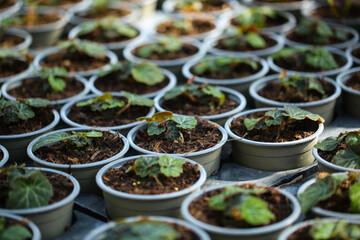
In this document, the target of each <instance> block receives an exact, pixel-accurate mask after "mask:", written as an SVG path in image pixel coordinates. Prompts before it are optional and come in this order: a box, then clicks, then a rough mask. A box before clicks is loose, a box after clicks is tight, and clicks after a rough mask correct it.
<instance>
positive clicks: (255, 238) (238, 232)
mask: <svg viewBox="0 0 360 240" xmlns="http://www.w3.org/2000/svg"><path fill="white" fill-rule="evenodd" d="M225 186H226V185H220V186H212V187H208V188H206V189H202V190H201V191H198V192H196V193H193V194H191V195H190V196H188V197H187V198H186V199H185V200H184V201H183V203H182V204H181V215H182V217H183V218H184V219H185V220H186V221H187V222H189V223H190V224H192V225H195V226H197V227H200V228H202V229H203V230H205V231H206V232H207V233H209V235H210V237H211V239H213V240H239V239H241V240H276V239H277V237H278V235H279V234H280V233H281V231H282V230H284V229H285V228H287V227H289V226H290V225H291V224H293V223H294V222H295V221H296V220H297V219H298V218H299V216H300V213H301V208H300V204H299V202H298V201H297V199H296V198H295V197H294V196H293V195H292V194H291V193H288V192H287V191H284V190H282V189H278V191H279V192H280V193H281V194H282V195H284V196H285V197H287V198H288V199H289V201H290V203H291V207H292V212H291V214H290V215H289V216H288V217H287V218H285V219H283V220H282V221H279V222H276V223H274V224H270V225H267V226H263V227H254V228H225V227H219V226H215V225H210V224H207V223H204V222H201V221H199V220H198V219H196V218H195V217H194V216H192V215H191V213H190V212H189V205H190V204H191V202H192V201H194V200H195V199H199V198H201V197H203V195H204V194H205V193H206V192H210V191H213V190H216V189H221V188H224V187H225Z"/></svg>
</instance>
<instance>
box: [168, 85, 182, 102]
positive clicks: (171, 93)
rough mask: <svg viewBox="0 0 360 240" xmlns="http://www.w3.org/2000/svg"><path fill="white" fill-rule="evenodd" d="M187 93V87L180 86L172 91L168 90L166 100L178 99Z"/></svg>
mask: <svg viewBox="0 0 360 240" xmlns="http://www.w3.org/2000/svg"><path fill="white" fill-rule="evenodd" d="M186 91H187V86H186V85H180V86H176V87H173V88H172V89H170V90H168V91H167V92H166V93H165V94H164V99H165V100H170V99H173V98H176V97H178V96H180V95H182V94H184V93H185V92H186Z"/></svg>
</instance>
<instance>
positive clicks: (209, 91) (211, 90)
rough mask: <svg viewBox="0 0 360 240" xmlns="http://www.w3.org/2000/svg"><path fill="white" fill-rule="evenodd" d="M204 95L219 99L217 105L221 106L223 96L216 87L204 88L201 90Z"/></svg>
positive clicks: (223, 99)
mask: <svg viewBox="0 0 360 240" xmlns="http://www.w3.org/2000/svg"><path fill="white" fill-rule="evenodd" d="M201 90H202V91H203V92H204V93H205V94H207V95H210V96H213V97H215V98H217V99H219V105H220V106H221V105H222V104H223V103H224V101H225V94H224V93H223V92H221V91H220V90H219V89H218V88H217V87H214V86H206V87H203V88H202V89H201Z"/></svg>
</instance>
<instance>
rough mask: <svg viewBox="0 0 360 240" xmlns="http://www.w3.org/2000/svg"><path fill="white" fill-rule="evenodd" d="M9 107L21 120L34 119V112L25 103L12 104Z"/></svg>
mask: <svg viewBox="0 0 360 240" xmlns="http://www.w3.org/2000/svg"><path fill="white" fill-rule="evenodd" d="M11 106H12V109H13V111H14V113H15V114H16V116H17V117H18V118H19V119H21V120H27V119H29V118H33V117H35V113H34V111H33V110H32V109H31V107H29V105H27V104H25V103H20V102H13V104H12V105H11Z"/></svg>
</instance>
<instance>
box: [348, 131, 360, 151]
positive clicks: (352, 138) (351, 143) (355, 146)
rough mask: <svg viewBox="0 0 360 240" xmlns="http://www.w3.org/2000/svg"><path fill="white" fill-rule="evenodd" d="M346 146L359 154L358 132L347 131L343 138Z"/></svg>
mask: <svg viewBox="0 0 360 240" xmlns="http://www.w3.org/2000/svg"><path fill="white" fill-rule="evenodd" d="M345 143H346V146H347V147H348V148H349V149H350V150H352V151H353V152H354V153H356V154H357V155H360V132H349V133H348V134H347V136H346V139H345Z"/></svg>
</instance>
